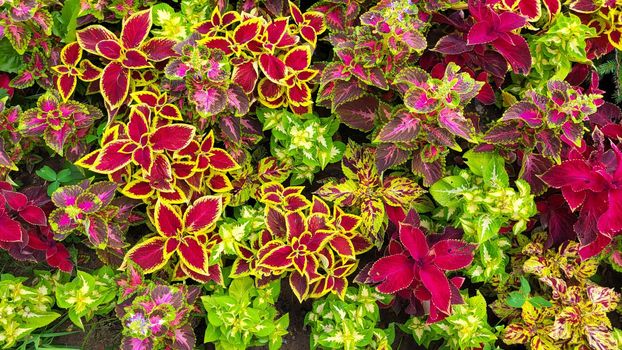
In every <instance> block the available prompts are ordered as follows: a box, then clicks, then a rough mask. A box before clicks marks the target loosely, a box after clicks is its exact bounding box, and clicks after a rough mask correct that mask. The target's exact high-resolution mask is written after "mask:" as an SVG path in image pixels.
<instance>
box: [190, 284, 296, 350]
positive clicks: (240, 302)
mask: <svg viewBox="0 0 622 350" xmlns="http://www.w3.org/2000/svg"><path fill="white" fill-rule="evenodd" d="M280 290H281V288H280V281H273V282H271V283H270V284H269V285H267V286H265V287H264V288H261V289H259V288H256V287H255V286H254V285H253V279H252V278H250V277H242V278H236V279H233V280H232V281H231V283H230V284H229V285H228V287H227V289H226V290H225V289H222V288H221V289H219V290H217V291H215V292H214V293H213V294H211V295H206V296H202V297H201V302H202V304H203V307H204V308H205V312H206V313H207V329H206V330H205V339H204V340H205V342H206V343H214V344H215V346H216V349H219V350H220V349H222V350H225V349H232V350H244V349H247V348H249V347H253V346H262V345H263V346H265V345H267V346H268V349H270V350H274V349H279V348H280V347H281V345H282V343H283V336H284V335H286V334H287V327H288V325H289V314H287V313H286V314H284V315H280V316H279V312H278V310H277V308H276V307H275V303H276V301H277V299H278V297H279V294H280Z"/></svg>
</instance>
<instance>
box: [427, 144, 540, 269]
mask: <svg viewBox="0 0 622 350" xmlns="http://www.w3.org/2000/svg"><path fill="white" fill-rule="evenodd" d="M464 157H465V158H466V159H467V161H466V164H467V165H468V166H469V169H468V170H458V169H456V172H455V175H452V176H447V177H444V178H443V179H441V180H439V181H438V182H436V183H435V184H433V185H432V187H430V194H431V195H432V198H434V200H436V202H438V203H439V204H440V205H441V207H440V208H439V209H438V211H437V213H436V215H435V216H436V217H438V218H444V219H445V220H446V221H448V222H451V223H452V224H453V225H455V226H456V227H460V228H462V229H463V230H464V234H465V239H466V240H467V241H469V242H474V243H477V244H478V245H479V246H478V249H477V252H478V258H477V259H476V260H475V263H474V264H473V266H472V268H471V269H470V270H469V274H470V275H471V278H472V279H475V280H476V281H489V280H490V279H491V278H493V277H494V276H497V277H500V276H504V275H505V265H506V264H507V262H508V258H507V255H506V254H505V253H504V251H505V250H507V249H508V248H509V247H510V243H509V241H508V239H507V238H506V237H503V236H499V232H500V230H501V228H503V227H506V226H508V225H509V224H510V223H513V225H512V232H513V233H514V234H518V233H521V232H523V231H524V230H525V229H526V228H527V222H528V221H529V220H530V218H531V217H532V216H534V215H535V214H536V213H537V209H536V205H535V202H534V200H533V198H534V196H533V195H532V194H531V193H530V187H529V184H528V183H527V182H526V181H524V180H522V179H518V180H516V181H515V185H516V187H517V189H518V191H517V190H515V189H514V188H512V187H510V181H509V178H508V174H507V172H506V170H505V161H504V159H503V158H502V157H501V156H499V155H498V154H496V153H493V152H473V151H468V152H467V153H465V155H464Z"/></svg>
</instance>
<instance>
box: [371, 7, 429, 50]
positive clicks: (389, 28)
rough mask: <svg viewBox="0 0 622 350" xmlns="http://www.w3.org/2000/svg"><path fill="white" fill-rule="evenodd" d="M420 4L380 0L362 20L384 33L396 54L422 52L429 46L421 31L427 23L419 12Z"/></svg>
mask: <svg viewBox="0 0 622 350" xmlns="http://www.w3.org/2000/svg"><path fill="white" fill-rule="evenodd" d="M417 5H418V4H414V3H412V2H411V1H409V0H399V1H391V0H381V1H379V2H378V3H377V4H376V5H375V6H373V7H372V8H370V9H369V11H367V12H365V13H363V14H362V15H361V23H362V24H364V25H368V26H371V27H373V28H374V29H375V30H376V31H377V32H378V33H381V35H382V37H383V39H384V40H383V42H386V46H387V48H388V49H389V52H391V54H392V55H394V56H397V57H400V56H405V55H407V54H408V53H412V52H422V51H423V50H425V49H426V47H427V41H426V39H425V36H424V34H423V33H422V31H424V29H426V26H427V23H426V22H424V20H422V16H420V15H419V8H418V7H417Z"/></svg>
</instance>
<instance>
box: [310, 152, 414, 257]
mask: <svg viewBox="0 0 622 350" xmlns="http://www.w3.org/2000/svg"><path fill="white" fill-rule="evenodd" d="M376 152H377V151H376V149H375V148H373V147H366V146H360V145H357V144H355V143H353V142H350V143H348V146H347V147H346V150H345V153H344V156H343V159H342V160H341V169H342V171H343V174H344V175H345V178H342V179H340V180H339V181H334V180H333V181H330V182H328V183H327V184H325V185H323V186H322V187H321V188H320V189H318V190H317V191H316V192H315V194H316V195H318V196H320V197H321V198H323V199H324V200H329V201H331V202H333V203H335V205H338V206H345V207H353V208H355V209H358V210H357V212H358V213H359V214H360V215H361V219H362V220H363V223H362V227H361V231H363V232H364V233H366V234H367V235H368V236H369V237H372V239H371V240H372V242H375V244H376V246H377V247H380V246H382V244H383V241H384V240H383V239H382V238H383V230H382V228H383V226H386V223H387V218H386V217H387V215H386V210H385V207H386V206H391V207H398V208H402V209H404V210H405V211H408V210H409V209H410V207H411V206H412V204H413V202H414V201H415V200H416V199H417V198H418V197H419V196H420V195H421V194H422V193H423V190H422V189H421V188H420V187H419V185H418V184H417V183H416V182H415V181H414V180H412V179H410V178H408V177H405V176H399V175H388V176H383V173H382V172H380V171H378V168H377V167H376V162H375V159H376Z"/></svg>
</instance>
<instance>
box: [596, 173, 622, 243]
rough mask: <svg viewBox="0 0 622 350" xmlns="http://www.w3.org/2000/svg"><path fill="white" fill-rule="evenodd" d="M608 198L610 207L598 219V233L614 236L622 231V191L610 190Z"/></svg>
mask: <svg viewBox="0 0 622 350" xmlns="http://www.w3.org/2000/svg"><path fill="white" fill-rule="evenodd" d="M620 167H622V165H620V164H618V168H620ZM607 198H608V202H609V206H608V207H607V211H605V212H604V213H603V215H601V216H600V218H598V231H600V232H602V233H607V234H613V233H616V232H619V231H621V230H622V189H610V190H609V193H608V196H607Z"/></svg>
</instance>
